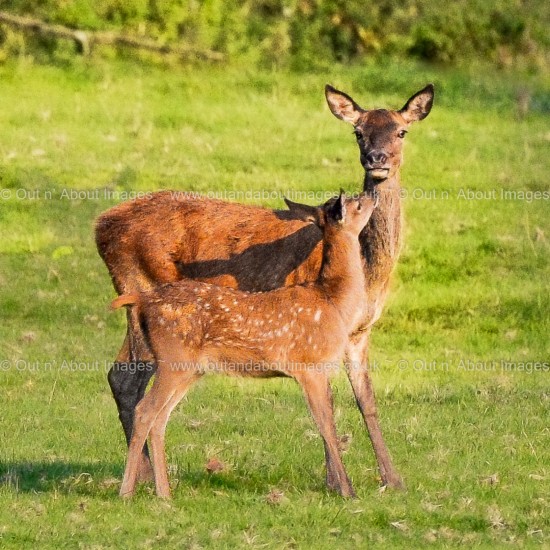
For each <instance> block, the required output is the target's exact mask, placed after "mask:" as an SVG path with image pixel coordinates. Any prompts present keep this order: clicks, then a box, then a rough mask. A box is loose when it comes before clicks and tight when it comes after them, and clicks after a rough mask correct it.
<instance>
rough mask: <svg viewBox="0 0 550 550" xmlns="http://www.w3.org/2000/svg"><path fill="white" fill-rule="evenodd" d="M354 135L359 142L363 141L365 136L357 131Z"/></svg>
mask: <svg viewBox="0 0 550 550" xmlns="http://www.w3.org/2000/svg"><path fill="white" fill-rule="evenodd" d="M353 133H354V134H355V137H356V138H357V141H361V140H362V139H363V134H362V133H361V132H360V131H359V130H355V132H353Z"/></svg>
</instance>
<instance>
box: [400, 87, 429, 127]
mask: <svg viewBox="0 0 550 550" xmlns="http://www.w3.org/2000/svg"><path fill="white" fill-rule="evenodd" d="M433 102H434V85H433V84H428V85H427V86H426V87H425V88H424V89H422V90H420V91H419V92H416V94H414V95H413V96H412V97H411V98H410V99H409V101H407V103H405V106H404V107H403V108H402V109H401V110H400V111H399V113H400V114H401V116H402V117H403V118H404V119H405V122H407V124H410V123H411V122H416V121H417V120H422V119H424V118H426V117H427V116H428V115H429V114H430V111H431V110H432V105H433Z"/></svg>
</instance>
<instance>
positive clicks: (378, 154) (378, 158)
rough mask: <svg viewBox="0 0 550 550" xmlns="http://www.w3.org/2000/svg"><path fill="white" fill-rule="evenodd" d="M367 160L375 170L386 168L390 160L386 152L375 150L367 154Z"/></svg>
mask: <svg viewBox="0 0 550 550" xmlns="http://www.w3.org/2000/svg"><path fill="white" fill-rule="evenodd" d="M365 158H366V160H367V164H368V165H369V166H371V167H373V168H374V167H375V166H384V164H386V161H387V160H388V155H386V154H385V153H384V151H376V150H375V151H371V152H370V153H367V156H366V157H365Z"/></svg>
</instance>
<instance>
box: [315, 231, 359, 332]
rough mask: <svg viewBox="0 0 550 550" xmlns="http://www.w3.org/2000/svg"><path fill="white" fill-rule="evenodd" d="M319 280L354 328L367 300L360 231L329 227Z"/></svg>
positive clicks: (320, 284) (343, 316)
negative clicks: (357, 232)
mask: <svg viewBox="0 0 550 550" xmlns="http://www.w3.org/2000/svg"><path fill="white" fill-rule="evenodd" d="M318 284H319V286H320V287H321V288H322V289H323V291H324V292H325V294H326V295H327V296H328V298H329V299H330V301H331V302H332V304H334V306H335V307H336V308H337V309H338V311H339V313H340V315H341V316H342V318H343V319H344V322H345V323H348V322H349V324H350V329H351V328H353V326H354V325H355V322H356V321H357V316H358V315H359V314H360V313H361V311H362V309H363V307H364V303H365V301H366V292H365V274H364V271H363V264H362V260H361V248H360V245H359V239H358V237H357V235H355V234H353V233H350V232H348V231H346V230H345V229H343V228H341V227H335V226H331V225H327V226H326V227H325V234H324V243H323V263H322V265H321V271H320V273H319V279H318Z"/></svg>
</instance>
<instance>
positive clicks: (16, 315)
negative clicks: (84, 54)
mask: <svg viewBox="0 0 550 550" xmlns="http://www.w3.org/2000/svg"><path fill="white" fill-rule="evenodd" d="M430 81H433V82H434V83H435V85H436V94H437V96H436V101H435V105H434V108H433V111H432V113H431V114H430V116H429V117H428V118H427V119H426V120H425V121H423V122H422V123H420V124H418V125H416V126H415V127H414V128H413V129H411V132H410V133H409V135H408V137H407V141H408V143H407V145H406V149H405V165H404V169H403V178H402V179H403V183H404V188H405V194H406V196H405V198H404V205H405V217H406V220H407V230H406V238H405V246H404V249H403V252H402V257H401V261H400V264H399V268H398V270H397V272H396V275H395V278H394V284H393V293H392V295H391V298H390V300H389V302H388V305H387V308H386V311H385V314H384V316H383V318H382V319H381V321H380V322H379V324H378V326H377V330H376V331H375V334H374V336H373V345H372V348H373V349H372V358H371V359H372V360H373V361H374V362H375V364H374V379H375V383H376V389H377V391H378V402H379V408H380V414H381V421H382V425H383V430H384V433H385V436H386V440H387V442H388V445H389V447H390V449H391V452H392V455H393V457H394V460H395V462H396V464H397V466H398V469H399V470H400V472H401V473H402V475H403V476H404V478H405V480H406V483H407V486H408V490H407V491H406V492H404V493H402V492H393V491H390V490H388V491H381V490H380V488H379V483H378V476H377V472H376V469H375V462H374V458H373V454H372V451H371V448H370V444H369V442H368V438H367V435H366V433H365V430H364V427H363V424H362V421H361V418H360V416H359V413H358V411H357V410H356V408H355V405H354V401H353V398H352V395H351V390H350V388H349V385H348V384H347V381H346V380H345V377H343V376H339V377H337V378H336V379H335V381H334V386H335V400H336V407H337V424H338V429H339V432H340V433H341V434H348V435H349V436H350V437H349V440H350V445H349V448H348V450H347V451H346V453H345V456H344V460H345V463H346V466H347V468H348V471H349V473H350V476H351V478H352V480H353V482H354V485H355V487H356V490H357V492H358V495H359V498H358V499H357V500H355V501H345V500H342V499H341V498H339V497H336V496H333V495H330V494H327V493H326V491H325V489H324V483H323V479H324V472H323V452H322V443H321V440H320V437H319V436H318V435H317V433H316V431H315V428H314V425H313V423H312V421H311V420H310V418H309V416H308V413H307V410H306V406H305V403H304V402H303V399H302V396H301V393H300V391H299V388H298V387H297V386H296V385H294V384H293V383H292V382H290V381H284V380H279V381H269V382H264V383H262V382H259V383H256V382H252V381H246V380H229V379H224V378H210V379H207V380H203V381H202V383H199V384H198V385H197V386H196V387H195V388H194V389H193V390H192V391H191V392H190V394H189V396H188V397H187V398H186V400H185V401H184V402H183V403H182V404H181V405H180V407H179V408H178V409H177V410H176V411H175V412H174V414H173V416H172V421H171V423H170V424H169V428H168V439H167V451H168V457H169V463H170V464H171V472H170V476H171V480H172V482H173V497H174V498H173V501H171V502H169V503H168V502H163V501H159V500H158V499H157V498H156V497H155V496H154V494H153V491H152V489H151V488H150V487H143V488H142V489H140V492H139V494H138V495H137V496H136V498H135V499H134V500H133V501H132V502H129V503H126V502H122V501H121V500H120V499H119V498H118V488H119V484H120V480H121V476H122V472H123V467H124V462H125V446H124V444H123V438H122V431H121V429H120V427H119V423H118V420H117V416H116V409H115V406H114V402H113V400H112V398H111V395H110V391H109V389H108V385H107V381H106V376H105V375H106V371H107V370H108V368H109V363H110V362H111V361H112V359H113V358H114V356H115V354H116V352H117V351H118V348H119V346H120V344H121V341H122V337H123V333H124V319H123V315H121V314H115V313H109V312H108V310H107V305H108V303H109V301H110V299H112V298H113V297H114V291H113V289H112V287H111V284H110V281H109V278H108V275H107V272H106V269H105V268H104V266H103V264H102V262H101V260H100V258H99V256H98V255H97V253H96V250H95V246H94V242H93V231H92V229H93V220H94V218H95V217H96V216H97V215H98V214H99V213H100V212H102V211H103V210H105V209H106V208H108V207H109V206H111V205H113V204H116V203H118V202H120V201H122V200H125V199H126V198H128V197H129V196H131V194H132V193H135V192H140V191H141V192H145V191H150V190H156V189H161V188H173V189H182V190H195V191H201V192H217V193H226V195H227V197H228V198H235V199H238V200H242V201H247V202H255V203H262V204H268V205H270V206H273V207H281V206H282V204H283V203H282V194H283V193H284V194H287V195H290V196H292V192H293V191H297V190H300V191H308V192H311V194H312V197H313V195H314V194H315V193H317V194H321V193H323V192H327V191H334V190H337V189H338V188H339V187H340V186H343V187H344V188H346V189H348V190H350V191H353V190H357V189H359V187H360V184H361V178H362V170H361V168H360V166H359V163H358V158H357V157H358V151H357V149H356V145H355V143H354V141H355V139H354V136H353V134H352V132H351V127H349V126H347V125H345V124H344V123H342V122H340V121H337V120H336V119H335V118H334V117H333V116H332V115H331V114H330V112H329V110H328V108H327V107H326V105H325V104H324V98H323V86H324V84H325V83H326V82H330V83H331V84H333V85H335V86H337V87H339V88H340V89H343V90H345V91H347V92H348V93H351V94H352V95H353V96H354V98H355V99H356V100H357V101H358V102H359V103H360V104H362V105H363V106H365V107H371V106H388V107H393V108H397V107H401V106H402V105H403V103H404V102H405V100H406V99H407V98H408V97H409V96H410V95H412V93H413V92H415V91H417V90H418V89H420V88H421V87H423V86H424V85H425V84H426V83H427V82H430ZM0 82H1V86H0V98H1V101H0V193H1V194H0V235H1V238H0V326H1V331H0V369H1V370H2V371H3V372H2V373H0V381H1V384H0V391H1V398H2V406H1V407H0V438H1V439H0V441H1V442H2V445H1V448H0V547H2V548H89V549H100V548H121V547H125V548H155V547H158V548H193V549H198V548H234V547H237V548H316V549H320V548H343V549H344V548H345V549H347V548H367V547H368V548H426V547H434V548H438V547H445V548H447V547H457V546H461V545H463V546H465V547H480V548H485V547H489V546H495V547H507V546H519V547H525V548H531V547H533V548H548V547H549V546H550V520H549V518H550V466H549V464H550V452H549V447H550V445H549V440H550V412H549V408H550V341H549V339H548V335H549V333H550V282H549V281H550V243H549V240H550V221H549V216H548V212H549V210H548V208H549V205H550V183H549V177H548V174H549V173H550V155H549V154H548V152H549V149H550V126H549V125H548V120H549V114H550V95H549V94H548V91H547V90H548V89H549V86H548V84H549V83H548V81H545V80H544V79H543V78H535V77H533V76H531V77H529V76H525V75H516V74H508V75H503V74H494V73H486V72H484V71H483V70H482V69H475V68H471V69H470V70H469V71H468V72H467V71H462V72H458V71H444V70H442V69H433V68H426V67H423V66H413V65H397V64H388V65H385V66H381V65H368V66H363V67H355V68H346V67H336V68H335V69H334V70H333V71H330V72H326V73H325V74H305V75H297V74H286V73H285V74H283V73H261V72H260V73H259V72H256V71H249V70H247V69H246V68H239V67H234V68H226V67H224V68H215V67H210V68H202V69H199V68H188V69H182V68H178V69H174V68H173V67H166V68H162V67H158V66H157V67H155V66H148V65H140V64H135V63H132V62H126V63H122V62H112V61H96V62H94V63H93V64H90V65H88V64H86V63H81V62H79V61H78V60H77V61H75V62H74V63H73V64H70V65H68V66H64V67H60V66H58V67H55V66H34V65H33V64H32V63H31V62H30V61H28V60H25V59H24V58H22V59H21V60H20V61H19V62H17V63H13V64H7V65H3V66H0ZM525 89H526V90H528V91H529V93H530V95H531V107H532V108H531V111H530V112H529V113H528V114H527V115H526V116H525V117H519V116H518V111H517V106H516V99H515V98H516V95H517V93H519V92H521V91H522V90H525ZM239 192H240V193H241V194H239ZM244 192H248V194H244ZM252 192H254V193H252ZM309 202H311V203H314V202H319V201H315V200H314V198H312V199H311V200H310V201H309ZM212 457H217V458H218V459H219V460H220V461H222V462H223V463H224V464H225V466H226V467H225V469H224V470H223V471H221V472H218V473H213V474H210V473H208V472H207V471H206V469H205V465H206V463H207V461H208V460H209V459H210V458H212Z"/></svg>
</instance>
